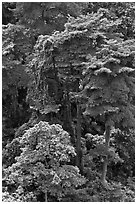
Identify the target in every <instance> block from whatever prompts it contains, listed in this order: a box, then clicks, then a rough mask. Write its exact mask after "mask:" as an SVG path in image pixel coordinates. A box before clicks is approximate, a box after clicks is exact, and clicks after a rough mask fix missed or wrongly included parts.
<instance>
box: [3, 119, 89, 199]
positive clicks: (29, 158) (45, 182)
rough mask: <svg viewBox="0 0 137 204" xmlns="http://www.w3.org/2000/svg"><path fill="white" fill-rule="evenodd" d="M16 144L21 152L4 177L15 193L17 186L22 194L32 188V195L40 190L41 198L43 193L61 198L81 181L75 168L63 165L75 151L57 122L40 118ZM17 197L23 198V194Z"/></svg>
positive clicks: (81, 182) (82, 179)
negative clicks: (51, 122) (50, 123)
mask: <svg viewBox="0 0 137 204" xmlns="http://www.w3.org/2000/svg"><path fill="white" fill-rule="evenodd" d="M20 144H21V145H22V153H21V155H20V156H18V157H17V158H16V160H17V162H16V163H14V164H12V166H10V167H9V168H8V172H7V174H6V175H5V181H6V182H8V185H9V186H10V185H13V184H14V188H15V190H17V191H16V193H17V192H18V190H19V188H20V187H21V188H22V193H23V195H24V196H25V194H26V195H28V193H30V192H31V191H33V190H31V189H33V188H35V191H36V192H35V196H36V195H37V194H40V193H41V192H43V193H44V194H45V201H47V199H48V198H47V193H48V194H51V195H54V196H55V195H56V197H57V198H58V199H61V198H62V197H63V196H65V195H67V194H69V193H70V192H73V188H75V187H77V186H80V185H82V184H84V183H85V181H86V180H85V178H84V177H82V176H81V175H80V174H79V169H78V168H77V167H74V166H71V165H67V162H69V161H70V158H71V157H73V156H75V154H76V153H75V149H74V147H73V146H72V145H71V143H70V136H69V134H68V133H67V132H66V131H64V130H63V129H62V127H61V126H60V125H49V124H48V123H47V122H42V121H41V122H39V123H38V124H36V125H35V126H34V127H32V128H30V129H28V130H27V131H26V133H25V134H24V135H23V136H22V138H20ZM8 179H9V181H8ZM11 196H12V194H11ZM18 199H21V201H24V200H22V199H24V198H23V197H19V198H18ZM32 201H33V200H32Z"/></svg>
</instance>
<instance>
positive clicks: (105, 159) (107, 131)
mask: <svg viewBox="0 0 137 204" xmlns="http://www.w3.org/2000/svg"><path fill="white" fill-rule="evenodd" d="M110 133H111V127H110V126H106V130H105V147H106V149H107V150H108V149H109V143H110ZM107 165H108V155H106V156H105V158H104V162H103V171H102V176H101V182H102V184H103V186H104V187H108V184H107V180H106V175H107Z"/></svg>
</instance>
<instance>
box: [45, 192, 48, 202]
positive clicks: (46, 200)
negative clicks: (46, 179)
mask: <svg viewBox="0 0 137 204" xmlns="http://www.w3.org/2000/svg"><path fill="white" fill-rule="evenodd" d="M45 202H48V198H47V190H45Z"/></svg>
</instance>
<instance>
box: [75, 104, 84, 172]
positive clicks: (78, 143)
mask: <svg viewBox="0 0 137 204" xmlns="http://www.w3.org/2000/svg"><path fill="white" fill-rule="evenodd" d="M76 152H77V157H76V165H77V167H78V168H79V169H80V172H81V173H83V161H82V157H83V155H82V149H81V109H80V105H79V102H77V140H76Z"/></svg>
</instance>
